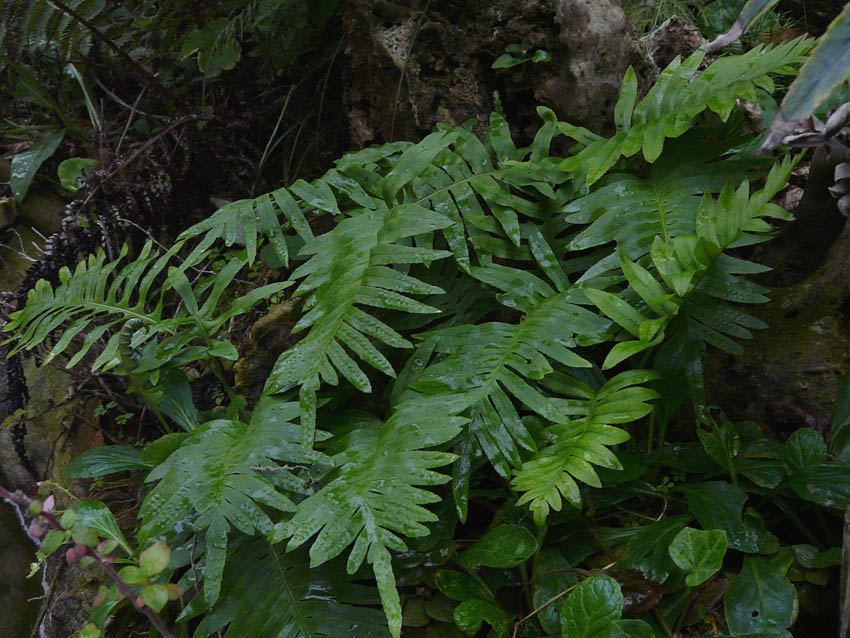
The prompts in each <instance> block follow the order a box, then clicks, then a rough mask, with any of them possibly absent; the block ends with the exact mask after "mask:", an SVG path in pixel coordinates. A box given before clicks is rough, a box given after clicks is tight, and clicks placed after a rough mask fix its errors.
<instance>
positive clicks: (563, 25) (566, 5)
mask: <svg viewBox="0 0 850 638" xmlns="http://www.w3.org/2000/svg"><path fill="white" fill-rule="evenodd" d="M555 23H556V24H557V25H558V26H559V27H560V29H559V33H558V44H559V49H558V50H559V51H563V54H561V55H558V58H559V59H560V60H561V62H560V64H559V65H558V72H557V74H556V75H554V76H553V77H550V78H549V79H547V80H546V81H545V82H544V83H543V85H542V87H541V88H540V89H538V90H537V91H535V97H536V98H537V99H538V100H539V101H540V102H542V103H544V104H546V105H547V106H549V107H551V108H552V109H553V110H554V111H555V112H556V113H557V114H558V117H559V118H560V119H562V120H565V121H567V122H569V123H570V124H577V125H580V126H584V127H586V128H588V129H590V130H591V131H594V132H596V133H600V134H610V133H611V132H613V122H612V116H613V112H614V105H615V104H616V103H617V98H618V97H619V96H620V85H621V84H622V81H623V75H624V74H625V72H626V69H627V68H628V67H629V65H632V66H634V67H635V71H636V73H637V75H638V77H639V78H640V80H641V84H642V88H644V89H645V86H646V84H647V80H649V79H651V78H650V75H651V72H652V67H651V66H650V65H649V64H647V60H646V59H645V58H644V56H643V54H642V51H641V49H640V47H639V46H638V43H637V41H636V40H635V38H634V35H633V33H632V30H631V26H630V25H629V23H628V21H627V20H626V16H625V14H624V13H623V10H622V8H621V7H620V5H619V3H617V2H615V1H613V0H574V1H571V2H559V3H557V11H556V15H555ZM554 59H555V56H554V55H553V61H554Z"/></svg>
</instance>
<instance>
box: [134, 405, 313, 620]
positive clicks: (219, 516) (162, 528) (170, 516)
mask: <svg viewBox="0 0 850 638" xmlns="http://www.w3.org/2000/svg"><path fill="white" fill-rule="evenodd" d="M297 414H298V405H297V404H295V403H289V404H280V405H278V406H276V409H275V410H274V418H263V417H264V416H268V412H267V411H262V410H260V409H258V410H257V411H256V413H255V418H254V419H252V422H251V424H250V425H246V424H245V423H240V422H238V421H226V420H218V421H211V422H209V423H206V424H204V425H202V426H201V427H199V428H197V429H195V430H193V431H192V432H191V433H190V434H188V435H187V436H186V438H185V439H183V441H182V443H181V445H180V447H179V448H178V449H177V450H176V451H175V452H173V453H172V454H171V455H170V456H169V457H168V458H167V459H166V460H165V461H164V462H163V463H162V464H160V465H159V466H157V468H156V469H154V470H153V471H152V472H151V473H150V474H148V476H147V478H146V479H145V480H146V482H148V483H151V482H154V481H158V483H157V484H156V486H155V487H154V488H153V490H152V491H151V493H150V494H149V495H148V497H147V498H146V499H145V501H144V504H143V505H142V508H141V510H140V512H139V516H140V518H141V519H142V527H141V529H140V531H139V540H140V543H141V544H142V545H147V544H148V543H150V542H153V541H154V540H157V539H166V538H170V537H171V536H172V535H173V534H174V533H175V531H176V530H179V529H181V528H182V527H184V526H185V525H187V524H189V525H191V526H192V528H193V529H194V530H195V531H196V532H199V533H200V532H202V533H204V534H205V539H206V549H205V554H204V556H205V560H204V566H203V569H202V573H203V577H204V596H205V599H206V601H207V603H209V604H212V603H214V602H215V601H216V600H217V599H218V596H219V592H220V585H221V578H222V570H223V569H224V563H225V557H226V555H227V539H228V535H229V534H230V530H231V528H235V529H237V530H239V531H240V532H242V533H243V534H248V535H251V534H255V533H260V534H264V533H266V532H269V531H271V529H272V521H271V520H270V519H269V517H268V515H267V514H266V513H265V512H264V511H263V509H262V508H261V507H260V505H265V506H267V507H271V508H274V509H277V510H279V511H284V512H287V511H294V510H295V505H294V504H293V502H292V501H291V500H290V499H289V498H288V497H287V496H286V495H285V493H289V494H294V493H302V494H303V493H306V492H307V487H306V478H304V477H303V476H301V475H299V474H297V473H296V472H294V471H293V470H292V469H291V468H289V467H283V466H281V465H279V464H278V461H280V462H283V463H292V464H299V465H302V466H307V465H315V464H319V465H324V466H329V465H330V459H328V458H327V457H325V456H324V455H323V454H321V453H319V452H316V451H314V450H313V449H312V448H308V447H304V446H302V445H301V444H300V443H299V435H298V427H297V426H296V425H294V424H293V423H292V419H294V417H295V416H296V415H297ZM187 468H191V471H187ZM262 468H273V469H272V470H266V471H264V470H263V469H262Z"/></svg>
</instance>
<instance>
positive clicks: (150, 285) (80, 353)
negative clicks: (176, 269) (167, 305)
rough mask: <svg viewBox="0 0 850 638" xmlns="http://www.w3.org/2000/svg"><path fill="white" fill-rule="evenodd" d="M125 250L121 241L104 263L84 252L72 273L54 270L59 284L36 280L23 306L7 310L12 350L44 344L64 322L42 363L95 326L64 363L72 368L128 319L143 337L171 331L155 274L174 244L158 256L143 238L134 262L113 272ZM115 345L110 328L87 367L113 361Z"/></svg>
mask: <svg viewBox="0 0 850 638" xmlns="http://www.w3.org/2000/svg"><path fill="white" fill-rule="evenodd" d="M127 252H128V247H127V246H126V245H125V246H124V247H123V248H122V250H121V253H120V255H119V256H118V259H116V260H115V261H111V262H107V261H106V255H105V253H104V252H103V251H98V253H97V255H90V256H89V258H88V260H87V261H82V262H80V263H79V264H77V267H76V269H75V271H74V272H73V273H72V272H71V271H70V269H68V268H62V269H61V270H60V271H59V279H60V285H59V286H57V287H56V289H55V290H54V289H53V288H52V287H51V285H50V284H49V283H48V282H47V281H45V280H43V279H42V280H40V281H38V283H36V285H35V287H34V288H33V289H31V290H30V291H29V293H28V294H27V303H26V305H25V306H24V308H23V309H22V310H19V311H17V312H14V313H12V314H11V315H10V321H9V323H7V324H6V327H5V328H4V330H5V331H9V332H16V333H17V334H16V335H15V336H14V337H12V339H10V340H9V341H13V340H15V341H17V344H16V345H15V347H14V349H13V351H12V352H19V351H21V350H24V349H26V350H31V349H33V348H35V347H37V346H39V345H41V344H42V343H44V342H45V341H46V340H47V338H48V337H49V336H50V335H51V333H53V331H54V330H57V329H59V328H60V326H64V328H63V330H62V332H61V335H60V336H59V338H58V340H57V342H56V344H55V345H54V346H53V348H52V349H51V350H50V352H49V353H48V355H47V357H46V362H50V361H52V360H53V359H54V358H55V357H56V356H58V355H59V354H61V353H63V352H64V351H65V350H66V349H67V348H68V346H70V345H71V342H72V340H73V339H74V338H75V337H76V336H77V335H79V334H80V333H82V332H83V331H84V330H86V329H88V328H89V327H90V326H91V325H92V324H97V327H96V328H95V329H93V330H91V331H90V332H88V333H87V335H86V338H85V340H84V341H83V343H82V345H81V346H80V349H79V350H77V352H76V353H75V354H74V356H73V357H72V358H71V360H70V361H69V362H68V367H72V366H74V365H76V363H77V362H79V361H80V359H82V358H83V357H84V356H85V355H86V353H87V352H88V351H89V349H91V347H92V345H94V343H95V342H96V341H97V340H98V339H99V338H100V337H101V336H103V335H104V334H107V332H108V331H109V330H110V329H117V328H118V327H119V324H123V323H124V322H126V321H129V320H138V321H141V322H142V323H143V324H144V326H145V330H146V338H151V337H153V336H155V335H157V334H166V335H173V334H175V333H176V330H177V326H178V324H177V323H176V322H175V321H173V320H168V319H164V318H163V316H162V313H163V306H162V299H163V295H164V293H165V291H166V287H165V286H163V285H162V282H161V280H160V275H161V274H162V273H163V271H164V270H165V268H166V266H167V265H168V262H169V260H170V259H171V258H172V257H173V256H174V254H175V253H176V248H175V249H172V250H170V251H168V252H167V253H164V254H160V253H159V252H158V251H155V250H153V244H152V243H151V242H148V243H147V244H145V246H144V248H143V249H142V251H141V253H140V254H139V257H138V258H137V259H136V260H135V261H132V262H130V263H129V264H127V265H125V266H124V267H123V268H121V270H118V271H117V272H116V270H117V268H118V266H119V264H120V263H121V261H122V260H123V259H124V257H126V255H127ZM113 273H114V276H113ZM118 345H119V337H118V333H117V332H116V333H115V334H113V335H112V337H111V338H110V340H109V342H108V345H107V347H106V349H105V350H104V352H103V353H102V354H101V356H100V357H98V359H97V361H96V362H95V364H94V367H93V369H95V370H98V369H100V368H102V367H109V364H112V365H114V364H115V363H114V358H115V356H116V354H117V351H118Z"/></svg>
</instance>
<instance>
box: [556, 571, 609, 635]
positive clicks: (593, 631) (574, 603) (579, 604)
mask: <svg viewBox="0 0 850 638" xmlns="http://www.w3.org/2000/svg"><path fill="white" fill-rule="evenodd" d="M622 612H623V594H622V592H621V591H620V584H619V583H618V582H617V581H616V580H614V579H613V578H611V577H610V576H591V577H590V578H588V579H587V580H585V581H583V582H582V583H581V584H580V585H579V586H578V587H576V588H575V589H574V590H573V591H572V593H570V594H569V595H568V596H567V599H566V600H565V601H564V602H562V603H561V606H560V613H561V632H562V634H563V638H595V637H596V636H604V635H606V633H607V632H609V631H610V630H611V626H612V625H613V624H614V623H616V622H617V621H618V620H620V616H621V614H622Z"/></svg>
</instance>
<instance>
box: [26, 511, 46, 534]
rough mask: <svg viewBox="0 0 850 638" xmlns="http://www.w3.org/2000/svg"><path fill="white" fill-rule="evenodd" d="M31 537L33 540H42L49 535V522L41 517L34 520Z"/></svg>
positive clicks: (30, 530)
mask: <svg viewBox="0 0 850 638" xmlns="http://www.w3.org/2000/svg"><path fill="white" fill-rule="evenodd" d="M27 531H29V535H30V536H32V537H33V538H41V537H42V536H44V535H45V534H47V521H45V520H44V519H43V518H41V517H40V516H38V517H36V518H34V519H32V520H31V521H30V526H29V530H27Z"/></svg>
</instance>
